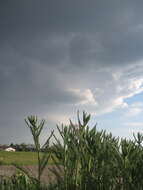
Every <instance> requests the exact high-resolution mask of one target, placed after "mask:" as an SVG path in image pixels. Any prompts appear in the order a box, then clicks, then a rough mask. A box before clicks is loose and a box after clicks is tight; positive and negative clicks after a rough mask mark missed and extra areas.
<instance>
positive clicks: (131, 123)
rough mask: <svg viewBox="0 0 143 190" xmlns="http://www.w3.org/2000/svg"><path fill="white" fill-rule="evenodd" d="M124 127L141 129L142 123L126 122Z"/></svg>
mask: <svg viewBox="0 0 143 190" xmlns="http://www.w3.org/2000/svg"><path fill="white" fill-rule="evenodd" d="M124 125H125V126H128V127H143V122H126V123H124Z"/></svg>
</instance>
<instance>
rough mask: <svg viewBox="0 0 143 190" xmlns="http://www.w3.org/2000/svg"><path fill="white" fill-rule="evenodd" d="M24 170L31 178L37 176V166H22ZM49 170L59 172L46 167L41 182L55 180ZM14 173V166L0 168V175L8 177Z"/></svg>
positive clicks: (15, 170) (52, 167) (51, 167)
mask: <svg viewBox="0 0 143 190" xmlns="http://www.w3.org/2000/svg"><path fill="white" fill-rule="evenodd" d="M24 168H25V169H26V170H27V171H29V173H30V174H31V175H32V176H34V177H35V176H37V166H24ZM51 169H55V170H56V171H57V172H59V171H58V170H57V169H56V168H55V167H54V166H47V167H46V168H45V170H44V172H43V174H42V177H41V180H42V182H44V183H49V182H52V181H55V180H56V178H55V176H54V174H53V173H52V172H51V171H50V170H51ZM16 172H17V169H16V168H15V167H14V166H9V165H8V166H6V165H4V166H0V175H3V176H8V177H10V176H12V175H13V174H15V173H16Z"/></svg>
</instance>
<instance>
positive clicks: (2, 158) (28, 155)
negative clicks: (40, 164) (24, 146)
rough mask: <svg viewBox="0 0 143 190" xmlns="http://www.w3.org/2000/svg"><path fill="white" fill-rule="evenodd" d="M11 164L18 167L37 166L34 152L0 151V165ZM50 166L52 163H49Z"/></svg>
mask: <svg viewBox="0 0 143 190" xmlns="http://www.w3.org/2000/svg"><path fill="white" fill-rule="evenodd" d="M41 154H42V153H41ZM12 163H16V164H20V165H36V164H37V155H36V152H6V151H0V164H1V165H11V164H12ZM50 164H52V161H50Z"/></svg>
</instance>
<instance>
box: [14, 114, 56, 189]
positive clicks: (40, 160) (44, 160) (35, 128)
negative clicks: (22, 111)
mask: <svg viewBox="0 0 143 190" xmlns="http://www.w3.org/2000/svg"><path fill="white" fill-rule="evenodd" d="M25 122H26V124H27V126H28V127H29V129H30V131H31V134H32V137H33V141H34V145H35V149H36V153H37V164H38V171H37V173H38V175H37V176H38V177H37V178H34V177H33V176H31V175H30V173H29V172H27V171H26V170H25V169H24V168H22V167H21V166H20V165H17V164H14V165H15V166H16V167H17V168H18V169H19V170H21V172H22V173H24V174H25V175H26V176H28V177H29V178H30V179H31V180H32V181H33V183H35V182H36V183H37V187H38V188H40V187H41V175H42V173H43V171H44V169H45V167H46V165H47V164H48V161H49V159H50V157H51V154H50V152H49V141H50V139H51V137H52V135H53V131H52V132H51V135H50V136H49V137H48V138H47V140H46V142H45V144H44V145H43V147H41V145H40V134H41V132H42V130H43V127H44V124H45V120H41V122H40V123H39V122H38V118H37V117H36V116H29V117H28V118H27V119H25ZM43 148H44V153H43V154H41V149H43Z"/></svg>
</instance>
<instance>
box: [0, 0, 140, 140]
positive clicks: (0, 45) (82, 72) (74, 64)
mask: <svg viewBox="0 0 143 190" xmlns="http://www.w3.org/2000/svg"><path fill="white" fill-rule="evenodd" d="M142 8H143V2H142V1H140V0H136V1H135V0H108V1H107V0H42V1H39V0H37V1H36V0H0V144H2V143H11V142H13V143H16V142H18V143H19V142H26V143H27V142H31V136H30V133H29V131H28V130H27V129H26V125H25V123H24V118H26V117H27V116H28V115H31V114H32V115H33V114H34V115H35V114H36V115H38V116H39V118H45V119H46V121H47V122H46V129H45V133H44V137H45V136H46V134H48V132H49V131H50V130H51V129H52V128H55V126H56V124H59V123H62V122H63V123H67V121H68V119H69V118H72V119H75V116H76V113H77V110H80V111H81V113H82V110H85V111H87V112H88V113H91V114H92V122H91V123H96V122H97V123H98V129H106V130H107V131H108V132H112V133H113V134H114V135H116V136H118V135H119V136H120V137H127V138H131V137H132V133H133V132H137V131H140V132H142V129H143V117H142V115H143V97H142V95H143V11H142ZM46 131H47V132H46Z"/></svg>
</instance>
